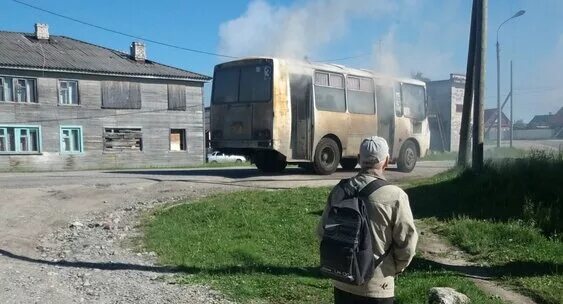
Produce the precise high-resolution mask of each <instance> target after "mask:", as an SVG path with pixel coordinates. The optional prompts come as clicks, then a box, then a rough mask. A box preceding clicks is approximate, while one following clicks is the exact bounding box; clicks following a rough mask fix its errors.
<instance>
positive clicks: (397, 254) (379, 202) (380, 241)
mask: <svg viewBox="0 0 563 304" xmlns="http://www.w3.org/2000/svg"><path fill="white" fill-rule="evenodd" d="M358 157H359V163H360V166H361V171H360V172H359V173H358V175H356V176H354V177H352V178H351V179H350V181H349V183H350V184H351V185H352V186H354V187H356V189H358V191H359V190H361V189H362V188H363V187H364V186H366V185H367V184H369V183H370V182H371V181H373V180H375V179H383V180H385V177H384V176H383V171H384V170H385V169H386V168H387V165H388V163H389V146H388V145H387V142H386V141H385V139H383V138H381V137H377V136H373V137H370V138H366V139H364V140H363V142H362V144H361V145H360V154H359V156H358ZM333 192H334V190H333ZM331 195H332V193H331ZM329 202H330V199H329ZM366 208H367V213H368V216H369V219H370V229H371V232H372V233H371V234H372V244H373V250H374V258H375V259H376V260H377V259H379V258H380V257H381V256H384V257H383V260H382V262H381V263H380V264H379V265H378V266H377V267H376V268H375V271H374V275H373V277H372V278H371V280H370V281H368V282H367V283H365V284H363V285H360V286H357V285H351V284H347V283H343V282H339V281H334V302H335V303H336V304H341V303H346V304H364V303H365V304H372V303H374V304H375V303H377V304H380V303H381V304H387V303H393V301H394V297H395V276H396V275H397V274H399V273H401V272H403V270H405V268H406V267H407V266H408V265H409V263H410V262H411V261H412V258H413V257H414V254H415V250H416V243H417V241H418V235H417V233H416V228H415V226H414V220H413V216H412V212H411V209H410V206H409V198H408V196H407V194H406V193H405V192H404V191H403V190H402V189H401V188H399V187H397V186H395V185H385V186H382V187H381V188H379V189H378V190H376V191H375V192H373V193H372V194H371V195H370V196H369V197H368V202H367V204H366ZM327 213H328V206H327V208H325V211H324V212H323V215H322V218H321V221H320V223H319V226H318V234H319V236H321V237H322V235H323V231H324V222H325V221H326V218H327ZM386 252H387V253H388V254H387V255H385V253H386Z"/></svg>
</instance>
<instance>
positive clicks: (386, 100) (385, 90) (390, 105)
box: [375, 85, 395, 153]
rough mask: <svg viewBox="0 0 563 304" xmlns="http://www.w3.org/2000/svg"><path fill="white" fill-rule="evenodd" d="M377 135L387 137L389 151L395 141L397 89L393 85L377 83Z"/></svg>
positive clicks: (391, 149)
mask: <svg viewBox="0 0 563 304" xmlns="http://www.w3.org/2000/svg"><path fill="white" fill-rule="evenodd" d="M375 94H376V98H377V136H379V137H383V138H385V140H387V144H388V145H389V152H390V153H392V152H391V151H393V143H394V141H395V89H394V88H393V86H392V85H388V86H387V85H376V87H375Z"/></svg>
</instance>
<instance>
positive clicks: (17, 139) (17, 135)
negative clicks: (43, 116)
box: [0, 125, 43, 154]
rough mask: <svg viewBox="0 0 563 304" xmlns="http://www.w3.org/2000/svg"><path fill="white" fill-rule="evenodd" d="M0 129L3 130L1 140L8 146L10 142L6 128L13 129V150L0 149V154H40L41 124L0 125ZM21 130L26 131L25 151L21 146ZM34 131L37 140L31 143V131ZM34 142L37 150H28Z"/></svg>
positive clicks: (41, 143)
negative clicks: (26, 146)
mask: <svg viewBox="0 0 563 304" xmlns="http://www.w3.org/2000/svg"><path fill="white" fill-rule="evenodd" d="M0 129H3V130H4V136H2V137H3V140H4V143H5V147H6V148H8V145H9V144H10V141H9V140H8V129H14V146H15V147H14V150H13V151H10V150H8V151H0V154H41V152H42V151H43V149H42V145H43V142H42V138H41V137H42V136H41V134H42V132H41V126H36V125H0ZM22 130H25V131H26V132H27V135H26V137H27V145H28V149H27V150H25V151H22V150H23V149H22V146H21V137H22V135H21V133H22ZM32 130H33V131H36V132H37V142H35V143H33V142H32V141H31V132H32ZM33 144H35V145H36V146H37V151H30V150H29V148H30V147H31V146H32V145H33Z"/></svg>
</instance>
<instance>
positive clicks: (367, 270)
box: [320, 179, 389, 285]
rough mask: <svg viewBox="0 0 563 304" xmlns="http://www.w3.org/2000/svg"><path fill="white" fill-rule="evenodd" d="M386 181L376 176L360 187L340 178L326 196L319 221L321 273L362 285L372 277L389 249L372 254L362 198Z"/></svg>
mask: <svg viewBox="0 0 563 304" xmlns="http://www.w3.org/2000/svg"><path fill="white" fill-rule="evenodd" d="M385 185H388V183H387V182H386V181H385V180H380V179H376V180H374V181H372V182H370V183H369V184H367V185H366V186H365V187H364V188H363V189H362V190H361V191H359V192H358V189H356V188H354V187H353V186H351V185H350V183H349V180H347V179H344V180H341V181H340V182H339V183H338V185H337V186H336V187H335V189H334V190H333V192H332V193H331V195H330V197H329V202H328V204H329V208H328V216H327V217H326V221H325V222H324V223H323V225H324V227H323V228H324V229H323V230H324V232H323V237H322V240H321V245H320V255H321V268H320V271H321V273H323V274H325V275H327V276H328V277H330V278H332V279H334V280H337V281H341V282H344V283H348V284H353V285H363V284H364V283H366V282H368V281H369V280H370V279H371V278H372V277H373V272H374V270H375V268H376V267H377V266H378V265H379V264H380V263H381V262H382V261H383V258H384V257H385V256H386V255H387V254H388V253H389V250H387V251H386V252H385V253H384V254H383V255H381V256H380V257H379V258H378V259H377V260H376V259H375V258H374V254H373V244H372V235H371V229H370V225H369V223H370V220H369V217H368V213H367V208H366V202H365V201H364V200H367V197H368V196H370V195H371V194H372V193H373V192H375V191H376V190H377V189H379V188H381V187H382V186H385Z"/></svg>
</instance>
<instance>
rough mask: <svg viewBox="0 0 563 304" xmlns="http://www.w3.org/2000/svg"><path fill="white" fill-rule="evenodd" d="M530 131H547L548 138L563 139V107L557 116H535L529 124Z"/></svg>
mask: <svg viewBox="0 0 563 304" xmlns="http://www.w3.org/2000/svg"><path fill="white" fill-rule="evenodd" d="M528 129H531V130H536V131H535V132H540V131H539V130H538V129H542V130H545V132H544V133H546V136H545V137H546V138H563V107H561V108H560V109H559V111H557V113H555V114H552V113H549V114H547V115H536V116H534V118H532V120H530V122H529V123H528ZM547 130H549V131H550V132H547Z"/></svg>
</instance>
